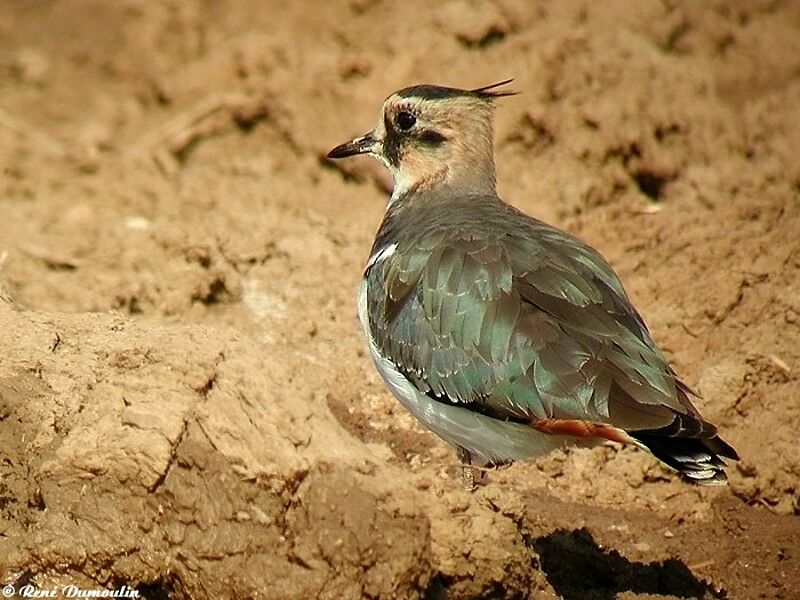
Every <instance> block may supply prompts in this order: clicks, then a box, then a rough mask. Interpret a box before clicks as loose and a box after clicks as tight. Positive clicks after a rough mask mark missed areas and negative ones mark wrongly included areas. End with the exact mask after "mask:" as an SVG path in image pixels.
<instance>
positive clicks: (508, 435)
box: [358, 280, 571, 465]
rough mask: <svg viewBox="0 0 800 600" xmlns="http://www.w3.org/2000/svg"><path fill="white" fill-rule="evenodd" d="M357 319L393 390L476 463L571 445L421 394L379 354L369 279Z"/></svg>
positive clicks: (364, 284) (362, 291)
mask: <svg viewBox="0 0 800 600" xmlns="http://www.w3.org/2000/svg"><path fill="white" fill-rule="evenodd" d="M358 318H359V319H360V320H361V326H362V328H363V329H364V335H365V336H366V338H367V343H368V344H369V351H370V355H371V356H372V360H373V361H374V362H375V366H376V367H377V369H378V372H379V373H380V374H381V377H383V379H384V381H385V382H386V384H387V385H388V386H389V389H390V390H391V391H392V393H393V394H394V395H395V396H396V397H397V399H398V400H400V402H401V403H402V404H403V406H405V407H406V408H407V409H408V410H409V411H410V412H411V413H412V414H413V415H414V416H415V417H417V419H419V420H420V421H422V423H423V424H424V425H425V426H426V427H428V429H430V430H431V431H433V432H434V433H435V434H436V435H438V436H439V437H441V438H442V439H443V440H445V441H446V442H448V443H450V444H452V445H453V446H456V447H458V446H460V447H462V448H464V449H465V450H468V451H469V452H470V454H471V456H472V463H473V464H475V465H484V464H490V463H493V464H500V463H505V462H508V461H512V460H518V459H522V458H528V457H531V456H539V455H542V454H546V453H547V452H550V451H552V450H555V449H556V448H563V447H565V446H568V445H571V444H570V441H571V440H570V439H568V438H564V437H561V436H552V435H548V434H543V433H540V432H538V431H536V430H535V429H532V428H531V427H528V426H527V425H523V424H519V423H510V422H506V421H500V420H498V419H492V418H491V417H486V416H484V415H481V414H479V413H477V412H474V411H471V410H469V409H467V408H462V407H459V406H452V405H450V404H445V403H443V402H438V401H436V400H434V399H432V398H430V397H429V396H427V395H425V394H423V393H421V392H420V391H419V390H418V389H417V388H416V387H414V385H413V384H412V383H411V382H409V381H408V379H406V377H405V375H403V374H402V373H401V372H400V371H398V370H397V368H396V367H395V365H394V364H393V363H392V362H391V361H390V360H388V359H386V358H384V357H383V356H382V355H381V354H380V352H379V351H378V348H377V346H376V345H375V343H374V341H373V339H372V334H371V333H370V328H369V321H368V316H367V282H366V280H364V281H362V283H361V288H360V290H359V294H358Z"/></svg>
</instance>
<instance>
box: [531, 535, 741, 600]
mask: <svg viewBox="0 0 800 600" xmlns="http://www.w3.org/2000/svg"><path fill="white" fill-rule="evenodd" d="M529 545H530V546H531V547H532V548H533V549H534V550H535V551H536V553H537V554H538V555H539V567H540V568H541V569H542V571H544V573H545V574H546V576H547V581H548V582H549V583H550V585H551V586H553V589H554V590H555V591H556V593H557V594H558V595H559V596H560V597H562V598H564V600H613V599H614V598H616V597H617V594H620V593H622V592H636V593H640V594H661V595H670V596H678V597H681V598H727V594H726V593H725V592H724V591H719V590H716V589H715V588H714V587H713V586H712V585H711V584H709V583H707V582H705V581H702V580H700V579H698V578H697V577H695V576H694V574H692V572H691V571H690V570H689V568H688V567H687V566H686V565H685V564H684V563H683V562H682V561H680V560H676V559H669V560H666V561H663V562H651V563H640V562H633V561H630V560H628V559H627V558H625V557H624V556H622V555H621V554H620V553H619V552H617V551H616V550H613V549H611V550H606V549H604V548H603V547H602V546H600V545H599V544H598V543H597V542H595V540H594V538H593V537H592V536H591V534H590V533H589V532H588V531H586V530H585V529H575V530H573V531H569V530H566V529H559V530H557V531H554V532H552V533H550V534H549V535H545V536H542V537H540V538H536V539H533V540H531V541H530V542H529Z"/></svg>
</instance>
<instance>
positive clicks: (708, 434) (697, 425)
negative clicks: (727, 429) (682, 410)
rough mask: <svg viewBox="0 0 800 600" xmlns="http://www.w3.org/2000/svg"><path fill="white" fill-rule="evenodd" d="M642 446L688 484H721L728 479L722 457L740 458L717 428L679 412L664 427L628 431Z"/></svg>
mask: <svg viewBox="0 0 800 600" xmlns="http://www.w3.org/2000/svg"><path fill="white" fill-rule="evenodd" d="M628 435H630V436H631V437H632V438H633V439H634V440H636V441H637V442H638V443H639V444H641V446H643V447H644V448H645V449H646V450H648V451H649V452H650V453H651V454H652V455H653V456H655V457H656V458H657V459H659V460H660V461H662V462H664V463H665V464H667V465H669V466H670V467H672V468H673V469H675V470H676V471H677V472H678V473H679V474H680V476H681V477H682V478H683V479H685V480H686V481H688V482H690V483H698V484H701V485H720V484H723V483H725V482H726V481H727V479H728V477H727V475H725V461H724V460H723V458H729V459H732V460H739V455H738V454H737V453H736V450H734V448H733V447H732V446H731V445H730V444H728V443H727V442H726V441H725V440H723V439H722V438H721V437H719V435H717V429H716V427H714V426H713V425H711V424H710V423H707V422H705V421H703V420H701V419H698V418H697V417H695V416H694V415H681V416H679V417H678V418H676V419H675V421H674V422H673V423H672V424H671V425H668V426H667V427H662V428H660V429H650V430H640V431H629V432H628Z"/></svg>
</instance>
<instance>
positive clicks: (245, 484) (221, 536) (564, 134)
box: [0, 0, 800, 600]
mask: <svg viewBox="0 0 800 600" xmlns="http://www.w3.org/2000/svg"><path fill="white" fill-rule="evenodd" d="M431 6H432V5H431V3H430V2H425V1H423V0H407V1H406V2H388V1H384V2H381V1H380V0H349V1H339V0H330V1H327V2H296V3H285V2H273V1H263V0H249V1H233V0H228V1H225V0H213V1H200V0H173V1H166V0H164V1H155V0H120V1H115V2H108V1H106V0H92V1H89V0H64V1H60V2H52V1H51V2H46V1H40V0H36V1H34V0H31V1H28V2H4V3H1V4H0V168H2V174H0V513H2V520H0V586H3V585H5V584H7V583H11V584H13V585H15V586H17V587H19V586H20V585H23V584H25V583H31V584H32V585H36V586H38V587H39V588H42V589H45V588H49V587H52V586H58V585H61V584H65V583H72V584H75V585H79V586H83V587H86V588H92V587H95V588H96V587H98V586H107V587H118V586H120V585H123V584H126V585H130V586H132V587H135V588H136V589H138V590H139V591H140V593H141V595H142V596H143V597H145V598H148V599H149V600H164V599H184V598H193V599H198V600H202V599H205V598H275V599H277V598H296V599H305V598H312V597H322V598H424V599H427V600H442V599H455V598H558V597H563V598H567V599H612V598H624V599H633V598H656V597H658V598H672V597H691V598H709V599H711V598H731V599H734V598H735V599H738V598H744V599H749V598H787V599H792V598H800V448H798V443H797V433H796V432H797V431H798V430H800V2H797V1H791V0H783V1H780V0H740V1H730V0H716V1H710V2H702V3H699V2H690V1H686V2H680V1H677V0H663V1H655V0H609V1H607V2H602V3H599V2H593V1H591V0H562V1H557V2H556V1H553V2H537V3H533V2H529V1H528V0H497V1H496V2H480V3H479V2H470V1H468V0H453V1H451V2H447V3H442V4H437V5H435V6H434V7H433V8H432V7H431ZM507 77H514V78H515V82H514V84H513V87H514V89H516V90H517V91H519V92H521V93H520V94H519V95H518V96H515V97H512V98H508V99H504V100H503V101H502V102H501V103H500V106H499V109H498V115H497V127H496V148H497V153H498V158H497V162H498V171H499V173H498V176H499V189H500V192H501V195H502V196H503V197H504V198H506V199H507V200H508V201H509V202H511V203H512V204H515V205H516V206H518V207H520V208H522V209H523V210H525V211H527V212H529V213H531V214H534V215H536V216H538V217H539V218H542V219H544V220H547V221H549V222H552V223H555V224H557V225H559V226H561V227H563V228H565V229H567V230H569V231H571V232H573V233H575V234H577V235H579V236H581V237H583V238H584V239H585V240H587V241H588V242H590V243H591V244H592V245H594V246H595V247H597V248H598V249H599V250H601V252H602V253H603V254H605V255H606V256H607V257H608V259H609V260H610V261H611V263H612V264H613V265H614V266H615V267H616V269H617V270H618V272H619V274H620V276H621V277H622V279H623V281H624V282H625V284H626V286H627V289H628V291H629V292H630V295H631V296H632V298H633V299H634V301H635V303H636V305H637V306H638V307H639V308H640V310H641V312H642V313H643V315H644V316H645V319H646V320H647V322H648V324H649V325H650V327H651V329H652V331H653V332H654V336H655V338H656V339H657V340H658V341H659V342H660V343H661V344H662V346H663V348H664V349H665V351H666V353H667V355H668V356H669V357H670V359H671V361H672V363H673V365H674V367H675V369H676V370H677V371H678V373H679V374H681V375H682V376H683V377H684V378H685V379H686V381H687V382H688V383H689V384H691V385H693V386H694V387H695V388H697V389H698V390H699V391H700V392H701V394H702V396H703V398H702V400H700V401H699V406H700V408H701V409H702V410H703V412H704V413H705V414H706V415H707V416H708V417H709V418H710V419H711V420H712V421H715V422H716V423H717V424H718V425H719V426H720V429H721V431H722V433H723V435H724V437H725V438H726V439H727V440H728V441H729V442H731V443H732V444H733V445H734V446H735V447H736V448H737V449H738V451H739V453H740V454H741V456H742V461H741V462H740V463H738V464H737V465H735V466H731V468H730V470H729V473H730V485H729V486H727V487H722V488H714V489H704V488H696V487H691V486H687V485H685V484H683V483H681V482H680V481H678V480H677V479H676V478H675V476H674V475H673V474H672V473H670V472H669V471H667V470H665V469H664V468H662V467H660V466H658V465H657V464H655V461H653V460H652V459H651V458H649V457H647V456H646V455H644V454H643V453H642V452H639V451H638V450H635V449H628V448H626V449H620V448H616V447H603V448H599V449H595V450H582V451H575V452H571V453H567V454H557V455H551V456H548V457H544V458H541V459H538V460H534V461H530V462H527V463H524V464H517V465H514V466H512V467H511V468H508V469H505V470H501V471H498V472H496V473H492V474H491V477H490V483H489V484H488V485H487V486H485V487H482V488H480V489H479V490H478V491H476V492H475V493H473V494H467V493H466V492H464V491H463V490H462V489H461V486H460V484H459V482H458V480H457V479H456V478H455V477H454V468H455V463H456V459H455V456H454V453H453V452H452V451H451V450H450V449H449V448H448V447H446V446H445V445H444V444H443V443H442V442H440V441H439V440H438V439H436V438H434V437H433V436H432V435H431V434H430V433H428V432H426V431H425V430H423V429H422V428H421V427H420V426H418V425H417V424H416V423H415V422H414V420H413V419H412V418H411V417H410V416H409V415H408V414H406V413H405V412H404V411H403V410H402V408H401V407H400V406H399V405H398V404H397V402H396V401H395V400H394V399H393V398H392V397H391V396H390V395H389V393H388V392H387V391H386V389H385V388H384V386H383V385H382V383H381V381H380V380H379V377H378V375H377V374H376V373H375V372H374V370H373V367H372V365H371V363H370V361H369V358H368V357H367V356H366V355H365V344H364V342H363V340H362V339H361V336H360V329H359V326H358V324H357V319H356V311H355V300H354V298H355V294H356V290H357V286H358V281H359V278H360V275H361V270H362V268H363V265H364V263H365V261H366V258H367V255H368V252H369V246H370V242H371V239H372V236H373V234H374V232H375V230H376V228H377V226H378V223H379V221H380V219H381V216H382V211H383V209H384V206H385V201H386V192H387V188H388V187H389V186H390V182H388V181H387V176H386V174H385V173H384V172H383V171H382V170H381V168H380V167H379V166H378V165H376V164H373V163H371V162H369V161H367V160H363V161H359V160H357V161H354V162H352V163H343V164H338V163H337V164H332V163H330V162H329V161H327V160H326V159H325V158H324V155H325V152H326V151H327V150H329V149H330V148H331V147H332V146H334V145H335V144H338V143H340V142H342V141H344V140H346V139H349V137H351V136H353V135H355V134H359V133H362V132H364V131H366V130H367V129H369V128H371V127H372V126H373V124H374V122H375V119H376V118H377V115H378V109H379V106H380V103H381V102H382V100H383V98H384V97H386V96H387V95H388V94H390V93H391V92H392V91H394V90H396V89H398V88H400V87H403V86H406V85H410V84H414V83H421V82H430V83H439V84H446V85H454V86H459V87H468V86H479V85H485V84H488V83H491V82H494V81H497V80H500V79H505V78H507Z"/></svg>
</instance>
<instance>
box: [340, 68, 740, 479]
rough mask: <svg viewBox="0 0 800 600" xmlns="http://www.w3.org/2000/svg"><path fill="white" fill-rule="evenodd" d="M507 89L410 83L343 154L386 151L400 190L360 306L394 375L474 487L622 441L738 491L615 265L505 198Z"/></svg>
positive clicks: (396, 388) (718, 443) (384, 372)
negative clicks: (501, 472) (542, 459)
mask: <svg viewBox="0 0 800 600" xmlns="http://www.w3.org/2000/svg"><path fill="white" fill-rule="evenodd" d="M507 83H509V82H508V81H504V82H502V83H498V84H494V85H490V86H486V87H482V88H478V89H473V90H462V89H454V88H449V87H441V86H435V85H417V86H413V87H408V88H405V89H402V90H400V91H398V92H396V93H394V94H392V95H391V96H389V98H387V99H386V101H385V102H384V104H383V109H382V111H381V116H380V119H379V121H378V124H377V126H376V127H375V129H373V130H372V131H371V132H369V133H367V134H365V135H362V136H361V137H358V138H356V139H354V140H352V141H349V142H347V143H345V144H342V145H340V146H337V147H336V148H334V149H333V150H331V151H330V153H329V154H328V157H329V158H333V159H336V158H345V157H348V156H353V155H357V154H368V155H370V156H373V157H375V158H377V159H378V160H380V161H381V162H383V163H384V164H385V165H386V166H387V167H388V168H389V170H390V171H391V174H392V178H393V181H394V189H393V192H392V195H391V198H390V200H389V203H388V207H387V210H386V214H385V216H384V219H383V222H382V223H381V225H380V229H379V230H378V233H377V236H376V238H375V242H374V244H373V246H372V252H371V255H370V258H369V261H368V262H367V266H366V270H365V271H364V278H363V282H362V284H361V288H360V293H359V298H358V313H359V317H360V320H361V323H362V325H363V328H364V333H365V335H366V338H367V341H368V343H369V349H370V353H371V355H372V358H373V360H374V362H375V365H376V367H377V368H378V371H379V372H380V374H381V376H382V377H383V379H384V380H385V381H386V383H387V385H388V386H389V388H390V389H391V391H392V392H393V393H394V395H395V396H397V398H398V399H399V400H400V402H402V404H403V405H404V406H405V407H406V408H407V409H408V410H410V411H411V412H412V413H413V414H414V415H415V416H416V417H417V418H418V419H419V420H420V421H422V422H423V423H424V424H425V425H426V426H427V427H428V428H430V429H431V430H432V431H433V432H435V433H436V434H437V435H439V436H440V437H441V438H443V439H444V440H445V441H447V442H449V443H450V444H452V445H453V446H454V447H455V449H456V451H457V453H458V456H459V457H460V459H461V462H462V465H463V466H464V468H463V477H464V483H465V485H466V486H467V487H468V488H471V487H472V485H473V477H474V473H473V467H481V466H498V465H503V464H508V463H510V462H512V461H515V460H518V459H523V458H527V457H533V456H538V455H542V454H544V453H546V452H549V451H551V450H554V449H556V448H565V447H569V446H590V445H594V444H597V443H600V442H604V441H607V440H611V441H614V442H621V443H629V444H634V445H636V446H638V447H640V448H642V449H644V450H646V451H648V452H650V453H651V454H652V455H653V456H655V457H656V458H657V459H659V460H661V461H663V462H664V463H666V464H667V465H669V466H670V467H672V468H673V469H675V470H676V471H677V472H678V473H679V474H680V475H681V477H683V478H684V479H685V480H687V481H690V482H692V483H702V484H714V483H721V482H724V481H725V480H726V476H725V471H724V469H723V467H724V466H725V463H724V461H723V458H730V459H737V458H738V457H737V454H736V451H735V450H734V449H733V448H732V447H731V446H730V445H729V444H727V443H726V442H725V441H723V440H722V438H720V437H719V436H718V435H717V429H716V427H715V426H714V425H712V424H711V423H709V422H708V421H706V420H705V419H703V417H702V416H701V415H700V413H699V411H698V410H697V409H696V408H695V406H694V405H693V404H692V401H691V398H692V397H693V396H694V395H695V394H694V393H693V392H692V390H691V389H690V388H689V387H688V386H686V385H685V384H684V383H683V382H682V381H681V380H680V379H679V378H678V376H677V375H676V374H675V372H674V371H673V370H672V368H671V367H670V366H669V364H668V363H667V361H666V359H665V358H664V355H663V353H662V352H661V350H660V349H659V347H658V346H657V345H656V343H655V342H654V341H653V338H652V337H651V335H650V332H649V331H648V329H647V326H646V325H645V323H644V320H643V319H642V317H641V316H640V315H639V313H638V312H637V311H636V309H635V308H634V307H633V306H632V305H631V302H630V300H629V299H628V296H627V294H626V293H625V290H624V289H623V287H622V284H621V283H620V280H619V279H618V278H617V276H616V274H615V273H614V271H613V269H612V268H611V267H610V266H609V264H608V263H607V262H606V261H605V260H604V259H603V257H602V256H601V255H600V254H599V253H598V252H597V251H595V250H594V249H592V248H590V247H589V246H587V245H586V244H585V243H584V242H582V241H581V240H579V239H577V238H576V237H574V236H572V235H570V234H568V233H566V232H564V231H561V230H559V229H556V228H555V227H552V226H550V225H547V224H546V223H543V222H541V221H538V220H536V219H534V218H531V217H529V216H527V215H525V214H523V213H522V212H520V211H518V210H516V209H515V208H513V207H512V206H510V205H508V204H506V203H505V202H503V201H502V200H501V199H500V198H499V197H498V196H497V192H496V188H495V163H494V150H493V116H494V104H495V101H496V100H497V99H498V98H500V97H503V96H509V95H511V93H510V92H506V91H503V90H502V89H499V88H500V87H501V86H502V85H505V84H507Z"/></svg>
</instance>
